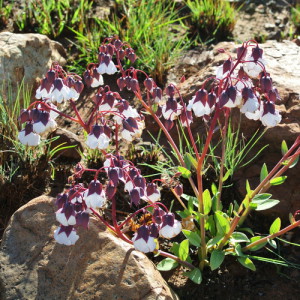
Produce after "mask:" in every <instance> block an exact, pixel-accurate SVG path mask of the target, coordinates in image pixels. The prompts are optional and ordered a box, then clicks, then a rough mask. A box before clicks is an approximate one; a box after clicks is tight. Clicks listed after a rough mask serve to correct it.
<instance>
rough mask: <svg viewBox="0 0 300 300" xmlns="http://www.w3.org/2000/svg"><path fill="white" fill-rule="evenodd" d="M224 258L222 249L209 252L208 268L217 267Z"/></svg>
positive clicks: (213, 268)
mask: <svg viewBox="0 0 300 300" xmlns="http://www.w3.org/2000/svg"><path fill="white" fill-rule="evenodd" d="M224 258H225V253H224V252H223V251H222V250H214V251H213V252H212V253H211V257H210V268H211V270H212V271H213V270H215V269H218V268H219V267H220V266H221V264H222V262H223V261H224Z"/></svg>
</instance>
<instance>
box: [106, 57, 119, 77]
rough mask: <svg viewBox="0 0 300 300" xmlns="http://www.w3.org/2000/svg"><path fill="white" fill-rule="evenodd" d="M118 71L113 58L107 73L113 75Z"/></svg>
mask: <svg viewBox="0 0 300 300" xmlns="http://www.w3.org/2000/svg"><path fill="white" fill-rule="evenodd" d="M117 71H118V70H117V68H116V66H115V64H114V62H113V61H112V60H111V61H110V62H109V64H108V66H107V69H106V73H107V74H109V75H112V74H115V73H116V72H117Z"/></svg>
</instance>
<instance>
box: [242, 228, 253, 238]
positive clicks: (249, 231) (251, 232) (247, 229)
mask: <svg viewBox="0 0 300 300" xmlns="http://www.w3.org/2000/svg"><path fill="white" fill-rule="evenodd" d="M239 230H240V231H245V232H248V233H250V234H251V235H252V236H253V235H254V232H253V230H252V229H251V228H249V227H243V228H239Z"/></svg>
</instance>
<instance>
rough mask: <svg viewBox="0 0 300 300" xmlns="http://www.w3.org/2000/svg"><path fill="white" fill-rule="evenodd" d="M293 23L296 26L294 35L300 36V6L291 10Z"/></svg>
mask: <svg viewBox="0 0 300 300" xmlns="http://www.w3.org/2000/svg"><path fill="white" fill-rule="evenodd" d="M291 21H292V23H293V24H294V26H295V32H294V34H295V35H297V34H300V4H297V5H296V6H295V7H293V8H292V9H291Z"/></svg>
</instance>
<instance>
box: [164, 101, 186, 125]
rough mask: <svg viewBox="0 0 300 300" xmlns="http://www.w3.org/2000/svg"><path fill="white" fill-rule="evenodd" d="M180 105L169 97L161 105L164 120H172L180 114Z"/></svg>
mask: <svg viewBox="0 0 300 300" xmlns="http://www.w3.org/2000/svg"><path fill="white" fill-rule="evenodd" d="M181 110H182V106H181V105H180V104H179V103H177V101H176V100H175V99H174V98H173V97H169V98H168V100H167V102H166V104H165V105H163V106H162V114H163V116H164V118H165V119H166V120H170V121H174V120H175V119H177V117H178V116H179V115H180V114H181Z"/></svg>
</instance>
